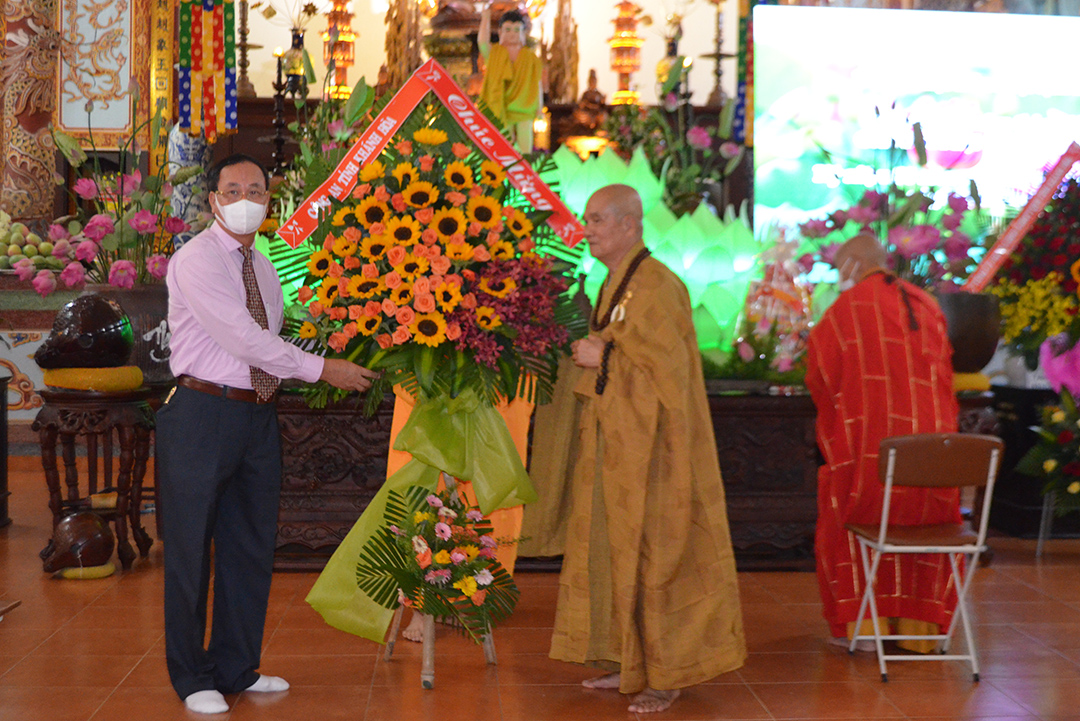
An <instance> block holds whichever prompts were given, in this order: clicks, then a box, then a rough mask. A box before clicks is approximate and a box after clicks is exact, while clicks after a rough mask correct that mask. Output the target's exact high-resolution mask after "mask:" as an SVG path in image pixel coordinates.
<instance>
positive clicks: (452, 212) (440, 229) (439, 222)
mask: <svg viewBox="0 0 1080 721" xmlns="http://www.w3.org/2000/svg"><path fill="white" fill-rule="evenodd" d="M465 224H466V222H465V214H464V213H462V212H461V211H460V210H458V209H457V208H443V209H442V210H436V211H435V217H433V218H432V219H431V225H430V226H428V227H430V228H434V229H435V231H436V232H437V233H438V234H439V240H441V241H443V242H444V243H445V242H446V241H448V240H450V236H452V235H456V234H457V233H464V232H465Z"/></svg>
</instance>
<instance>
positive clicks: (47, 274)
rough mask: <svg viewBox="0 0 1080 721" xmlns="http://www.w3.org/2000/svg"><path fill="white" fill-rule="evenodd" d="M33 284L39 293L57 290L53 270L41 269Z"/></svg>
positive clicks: (45, 293) (43, 293) (44, 293)
mask: <svg viewBox="0 0 1080 721" xmlns="http://www.w3.org/2000/svg"><path fill="white" fill-rule="evenodd" d="M33 286H34V290H36V291H37V292H38V294H39V295H43V296H45V295H48V294H49V293H52V292H53V291H54V290H56V276H55V275H53V272H52V271H51V270H39V271H38V274H37V275H35V276H34V281H33Z"/></svg>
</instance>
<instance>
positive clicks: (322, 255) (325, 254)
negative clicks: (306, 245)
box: [307, 250, 334, 278]
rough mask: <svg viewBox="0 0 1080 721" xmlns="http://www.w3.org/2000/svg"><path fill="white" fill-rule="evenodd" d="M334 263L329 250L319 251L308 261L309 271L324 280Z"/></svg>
mask: <svg viewBox="0 0 1080 721" xmlns="http://www.w3.org/2000/svg"><path fill="white" fill-rule="evenodd" d="M333 262H334V259H333V257H332V256H331V255H330V251H329V250H317V251H315V252H314V253H312V254H311V258H310V259H309V260H308V263H307V269H308V272H309V273H311V274H312V275H313V276H315V277H316V278H322V277H323V276H325V275H326V273H327V271H329V270H330V265H331V264H332V263H333Z"/></svg>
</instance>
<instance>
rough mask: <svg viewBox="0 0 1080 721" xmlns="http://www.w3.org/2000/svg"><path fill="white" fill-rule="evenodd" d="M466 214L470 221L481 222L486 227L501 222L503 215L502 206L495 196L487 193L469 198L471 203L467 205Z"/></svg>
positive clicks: (491, 226)
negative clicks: (489, 195) (492, 196)
mask: <svg viewBox="0 0 1080 721" xmlns="http://www.w3.org/2000/svg"><path fill="white" fill-rule="evenodd" d="M465 214H466V215H467V216H468V218H469V222H470V223H479V224H480V225H481V227H484V228H494V227H495V226H496V225H498V223H499V216H500V215H502V206H501V205H499V201H497V200H495V198H490V197H488V196H486V195H478V196H476V197H475V198H469V204H468V205H466V206H465Z"/></svg>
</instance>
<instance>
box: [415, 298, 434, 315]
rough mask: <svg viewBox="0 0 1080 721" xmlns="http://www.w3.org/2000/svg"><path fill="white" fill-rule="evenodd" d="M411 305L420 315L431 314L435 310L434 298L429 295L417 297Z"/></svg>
mask: <svg viewBox="0 0 1080 721" xmlns="http://www.w3.org/2000/svg"><path fill="white" fill-rule="evenodd" d="M413 305H414V306H416V309H417V310H418V311H420V312H421V313H431V312H432V311H434V310H435V296H433V295H431V294H430V293H425V294H423V295H417V296H416V298H414V299H413Z"/></svg>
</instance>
